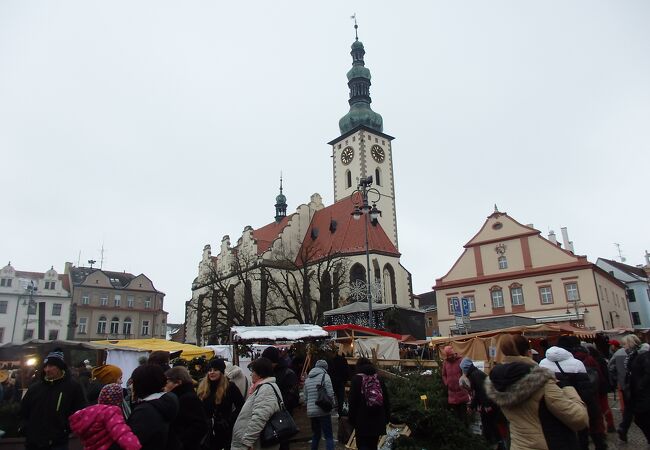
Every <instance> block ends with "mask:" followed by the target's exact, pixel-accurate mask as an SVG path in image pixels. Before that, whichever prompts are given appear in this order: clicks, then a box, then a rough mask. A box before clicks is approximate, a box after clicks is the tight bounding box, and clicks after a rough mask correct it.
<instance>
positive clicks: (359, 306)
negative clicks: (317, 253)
mask: <svg viewBox="0 0 650 450" xmlns="http://www.w3.org/2000/svg"><path fill="white" fill-rule="evenodd" d="M394 308H396V309H403V310H405V311H413V312H418V313H421V314H424V311H422V310H421V309H415V308H408V307H406V306H400V305H389V304H385V303H377V304H373V305H372V310H373V311H383V310H386V309H394ZM360 312H365V313H367V312H368V302H353V303H350V304H348V305H345V306H341V307H339V308H336V309H330V310H329V311H325V312H324V313H323V315H324V316H327V317H329V316H336V315H339V314H355V313H360Z"/></svg>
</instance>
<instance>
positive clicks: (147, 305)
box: [144, 297, 151, 309]
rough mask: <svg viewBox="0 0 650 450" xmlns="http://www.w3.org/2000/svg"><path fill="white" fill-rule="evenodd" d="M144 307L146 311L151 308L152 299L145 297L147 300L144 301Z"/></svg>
mask: <svg viewBox="0 0 650 450" xmlns="http://www.w3.org/2000/svg"><path fill="white" fill-rule="evenodd" d="M144 307H145V309H149V308H151V297H145V299H144Z"/></svg>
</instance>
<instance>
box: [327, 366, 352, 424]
mask: <svg viewBox="0 0 650 450" xmlns="http://www.w3.org/2000/svg"><path fill="white" fill-rule="evenodd" d="M328 365H329V368H330V369H329V371H328V372H329V375H330V378H331V379H332V387H333V388H334V395H335V396H336V407H337V409H338V413H339V416H342V415H343V402H345V383H347V382H348V380H349V379H350V366H348V361H347V359H345V356H343V355H342V354H340V353H336V354H335V355H334V357H333V358H332V359H331V361H330V362H329V363H328Z"/></svg>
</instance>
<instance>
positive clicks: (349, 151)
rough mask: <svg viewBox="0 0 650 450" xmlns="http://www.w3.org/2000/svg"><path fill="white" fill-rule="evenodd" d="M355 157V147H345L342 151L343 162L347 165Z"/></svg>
mask: <svg viewBox="0 0 650 450" xmlns="http://www.w3.org/2000/svg"><path fill="white" fill-rule="evenodd" d="M353 159H354V149H353V148H352V147H345V148H344V149H343V151H342V152H341V162H342V163H343V164H345V165H346V166H347V165H348V164H350V163H351V162H352V160H353Z"/></svg>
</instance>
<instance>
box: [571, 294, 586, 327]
mask: <svg viewBox="0 0 650 450" xmlns="http://www.w3.org/2000/svg"><path fill="white" fill-rule="evenodd" d="M570 303H573V307H574V308H575V312H576V321H578V320H580V312H579V311H578V306H579V305H582V306H584V307H585V310H584V311H582V324H583V325H584V326H585V327H586V324H585V317H584V315H585V314H587V313H588V312H589V310H588V309H587V305H585V304H584V303H583V302H581V301H579V300H576V301H572V302H570ZM566 314H571V311H569V305H567V307H566Z"/></svg>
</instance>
